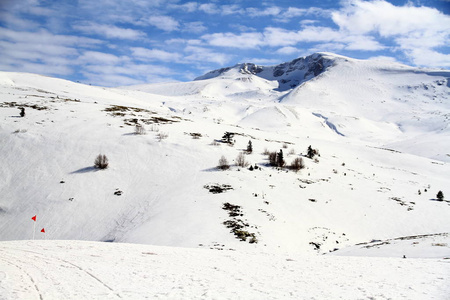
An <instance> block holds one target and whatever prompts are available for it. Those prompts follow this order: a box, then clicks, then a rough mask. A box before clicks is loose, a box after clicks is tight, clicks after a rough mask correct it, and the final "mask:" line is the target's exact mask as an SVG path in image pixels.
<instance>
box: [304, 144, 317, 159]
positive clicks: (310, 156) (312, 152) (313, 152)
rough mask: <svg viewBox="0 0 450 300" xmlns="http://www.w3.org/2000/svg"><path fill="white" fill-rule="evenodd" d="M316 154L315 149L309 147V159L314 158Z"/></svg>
mask: <svg viewBox="0 0 450 300" xmlns="http://www.w3.org/2000/svg"><path fill="white" fill-rule="evenodd" d="M315 154H316V151H314V149H313V148H312V147H311V145H309V146H308V153H307V154H306V156H308V158H311V159H312V158H313V157H314V155H315Z"/></svg>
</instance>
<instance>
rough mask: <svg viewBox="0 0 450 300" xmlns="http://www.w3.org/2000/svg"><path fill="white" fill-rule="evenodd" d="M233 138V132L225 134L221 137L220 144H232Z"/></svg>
mask: <svg viewBox="0 0 450 300" xmlns="http://www.w3.org/2000/svg"><path fill="white" fill-rule="evenodd" d="M233 137H234V133H233V132H228V131H227V132H225V133H224V135H223V137H222V142H224V143H227V144H233Z"/></svg>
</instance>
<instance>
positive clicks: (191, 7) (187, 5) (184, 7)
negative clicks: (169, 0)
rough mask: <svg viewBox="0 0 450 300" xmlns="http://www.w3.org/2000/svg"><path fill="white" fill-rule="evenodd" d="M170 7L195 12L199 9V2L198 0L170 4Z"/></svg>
mask: <svg viewBox="0 0 450 300" xmlns="http://www.w3.org/2000/svg"><path fill="white" fill-rule="evenodd" d="M169 7H170V8H173V9H179V10H182V11H185V12H189V13H192V12H195V11H196V10H197V9H198V3H197V2H187V3H184V4H171V5H169Z"/></svg>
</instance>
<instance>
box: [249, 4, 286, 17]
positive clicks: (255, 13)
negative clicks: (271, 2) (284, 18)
mask: <svg viewBox="0 0 450 300" xmlns="http://www.w3.org/2000/svg"><path fill="white" fill-rule="evenodd" d="M246 12H247V14H248V15H249V16H250V17H266V16H277V15H279V14H280V13H281V9H280V8H279V7H277V6H271V7H267V8H266V9H263V10H261V9H259V8H254V7H249V8H247V9H246Z"/></svg>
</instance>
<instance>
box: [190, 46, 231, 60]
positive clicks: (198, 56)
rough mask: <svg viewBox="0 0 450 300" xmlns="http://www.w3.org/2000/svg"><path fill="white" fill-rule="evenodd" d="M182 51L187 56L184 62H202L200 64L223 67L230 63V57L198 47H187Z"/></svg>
mask: <svg viewBox="0 0 450 300" xmlns="http://www.w3.org/2000/svg"><path fill="white" fill-rule="evenodd" d="M184 51H185V52H186V53H187V55H186V56H185V57H184V60H185V61H187V62H189V61H194V62H202V63H216V64H219V65H223V64H225V63H227V62H229V61H230V59H231V56H230V55H228V54H225V53H219V52H214V51H212V50H211V49H208V48H204V47H198V46H187V47H186V48H185V49H184Z"/></svg>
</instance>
